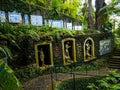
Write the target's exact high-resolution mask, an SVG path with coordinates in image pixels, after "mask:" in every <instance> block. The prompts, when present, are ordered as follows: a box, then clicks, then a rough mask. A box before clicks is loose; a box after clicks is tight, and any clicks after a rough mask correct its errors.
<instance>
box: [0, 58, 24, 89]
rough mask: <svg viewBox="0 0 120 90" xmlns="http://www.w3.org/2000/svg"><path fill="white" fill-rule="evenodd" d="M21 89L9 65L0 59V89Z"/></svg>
mask: <svg viewBox="0 0 120 90" xmlns="http://www.w3.org/2000/svg"><path fill="white" fill-rule="evenodd" d="M13 89H14V90H23V89H22V85H21V83H20V82H19V81H18V79H17V78H16V77H15V75H14V73H13V71H12V70H11V69H10V67H9V66H8V65H7V64H5V63H3V62H2V60H0V90H13Z"/></svg>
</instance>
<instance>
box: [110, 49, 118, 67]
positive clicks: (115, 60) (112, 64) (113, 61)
mask: <svg viewBox="0 0 120 90" xmlns="http://www.w3.org/2000/svg"><path fill="white" fill-rule="evenodd" d="M109 68H113V69H120V50H115V52H114V53H113V55H112V57H111V58H110V59H109Z"/></svg>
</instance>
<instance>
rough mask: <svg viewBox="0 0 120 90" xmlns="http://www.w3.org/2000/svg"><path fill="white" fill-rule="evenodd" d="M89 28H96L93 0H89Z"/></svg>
mask: <svg viewBox="0 0 120 90" xmlns="http://www.w3.org/2000/svg"><path fill="white" fill-rule="evenodd" d="M88 28H89V29H93V28H94V21H93V14H92V0H88Z"/></svg>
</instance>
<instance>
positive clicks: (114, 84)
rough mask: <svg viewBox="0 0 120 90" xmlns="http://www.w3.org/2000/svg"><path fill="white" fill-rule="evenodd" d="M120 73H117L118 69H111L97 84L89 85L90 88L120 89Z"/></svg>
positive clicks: (92, 89) (102, 89)
mask: <svg viewBox="0 0 120 90" xmlns="http://www.w3.org/2000/svg"><path fill="white" fill-rule="evenodd" d="M119 79H120V74H119V73H117V70H111V71H109V73H108V75H107V76H106V77H105V78H102V79H101V80H97V81H96V82H97V83H98V84H97V85H96V84H95V83H91V84H89V85H88V88H89V89H90V90H94V89H96V90H119V89H120V84H119V83H120V80H119Z"/></svg>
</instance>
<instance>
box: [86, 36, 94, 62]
mask: <svg viewBox="0 0 120 90" xmlns="http://www.w3.org/2000/svg"><path fill="white" fill-rule="evenodd" d="M94 58H95V49H94V41H93V39H92V38H91V37H88V38H87V39H86V40H85V41H84V61H85V62H87V61H90V60H93V59H94Z"/></svg>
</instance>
